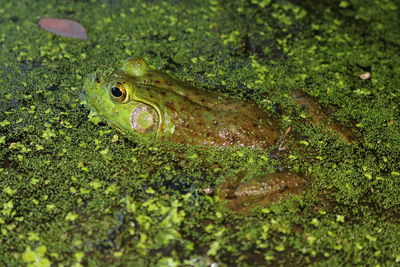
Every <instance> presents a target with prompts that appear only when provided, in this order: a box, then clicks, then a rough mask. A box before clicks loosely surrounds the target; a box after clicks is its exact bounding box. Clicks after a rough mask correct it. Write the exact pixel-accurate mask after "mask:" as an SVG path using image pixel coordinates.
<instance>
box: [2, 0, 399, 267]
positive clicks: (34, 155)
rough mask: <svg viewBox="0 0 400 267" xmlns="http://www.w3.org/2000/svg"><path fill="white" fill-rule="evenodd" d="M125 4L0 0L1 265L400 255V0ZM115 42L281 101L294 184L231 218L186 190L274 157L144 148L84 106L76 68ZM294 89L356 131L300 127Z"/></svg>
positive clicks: (195, 77)
mask: <svg viewBox="0 0 400 267" xmlns="http://www.w3.org/2000/svg"><path fill="white" fill-rule="evenodd" d="M132 2H135V3H134V4H133V3H131V1H123V0H109V1H17V2H10V1H6V0H0V22H1V27H0V62H1V63H0V158H1V161H0V265H8V266H21V265H24V264H25V265H27V266H50V264H57V265H59V266H99V265H100V263H102V264H103V265H104V263H109V265H114V266H119V265H121V264H124V265H128V266H129V265H130V264H133V263H135V264H136V265H135V266H138V265H143V266H146V265H151V266H181V265H184V264H187V265H188V266H207V265H209V264H211V263H214V262H217V263H218V264H219V266H233V265H240V266H246V265H256V264H263V263H264V264H265V263H270V264H273V265H278V264H281V265H284V264H285V265H306V264H314V265H317V266H335V265H343V264H344V263H348V264H350V265H351V264H359V265H368V266H372V265H375V266H391V265H395V264H396V263H397V264H398V263H399V262H400V241H399V240H400V224H399V216H398V214H399V212H400V166H399V162H400V126H399V123H400V122H399V119H400V118H399V114H400V113H399V112H400V108H399V102H400V75H399V73H400V54H399V51H400V38H399V37H400V20H399V19H398V18H399V12H400V5H399V3H398V1H395V0H385V1H378V0H368V1H361V0H348V1H333V0H330V1H310V0H308V1H307V0H306V1H279V0H276V1H273V0H264V1H262V0H238V1H217V0H210V1H200V0H198V1H172V0H171V1H132ZM87 10H90V12H88V11H87ZM41 17H58V18H69V19H73V20H76V21H78V22H80V23H81V24H83V25H84V26H85V28H86V29H87V30H88V34H89V40H87V41H82V40H74V39H68V38H64V37H59V36H55V35H53V34H51V33H48V32H45V31H42V30H41V29H39V28H38V27H37V26H36V24H35V23H36V21H37V20H38V19H39V18H41ZM131 55H135V56H142V57H144V58H146V59H147V61H148V62H149V63H150V64H151V65H152V66H155V67H157V68H159V69H162V70H164V71H168V72H170V73H171V74H173V75H175V76H176V77H178V78H180V79H182V80H186V81H191V82H192V83H193V84H195V85H196V86H199V87H204V88H208V89H210V90H217V91H220V92H224V93H227V94H230V95H232V96H235V97H238V98H244V99H250V100H252V101H255V102H257V103H259V104H260V105H261V106H262V107H264V108H265V109H266V110H270V111H271V112H272V110H273V106H274V104H277V103H279V105H280V106H281V108H282V109H284V110H285V112H287V114H289V115H285V116H282V117H279V116H278V115H277V118H279V119H280V120H281V121H282V124H283V125H284V127H289V126H291V127H292V129H293V130H294V131H295V132H296V133H298V134H300V135H301V136H302V137H303V138H304V140H303V144H308V146H307V147H308V148H309V149H310V150H312V151H314V154H308V156H307V155H304V156H303V154H301V153H300V152H298V151H293V152H290V153H291V156H290V157H288V158H287V161H288V162H289V164H290V166H291V168H292V169H294V170H299V171H302V172H304V173H307V174H308V175H309V176H312V177H313V180H312V183H311V186H310V189H309V190H307V191H305V192H304V193H302V194H301V195H298V196H293V197H290V198H288V199H286V200H285V201H283V202H281V203H277V204H273V205H269V206H267V207H258V208H255V209H254V210H252V211H250V212H249V214H247V215H241V214H237V213H234V212H232V211H230V210H228V209H227V208H226V207H225V206H224V205H223V203H221V202H220V201H218V197H217V196H210V195H205V194H203V193H201V191H202V189H204V188H208V187H213V186H216V185H218V184H219V183H220V182H221V181H222V180H223V179H224V177H227V176H229V175H230V174H231V173H232V172H233V171H234V170H237V169H245V168H251V169H254V170H256V171H262V170H271V169H273V168H274V166H273V165H274V164H276V163H273V162H271V161H272V160H269V159H268V158H267V157H266V154H262V153H261V152H254V151H249V150H245V149H237V150H234V151H231V150H230V151H225V150H222V151H220V150H215V151H211V150H210V151H206V150H200V151H199V150H197V149H196V148H189V149H188V148H182V147H181V146H171V145H168V144H143V143H139V142H135V141H131V140H128V139H126V138H124V137H123V136H121V134H120V133H118V132H116V131H115V130H114V129H112V128H110V127H109V126H108V125H107V124H105V123H104V122H98V121H97V120H96V118H92V119H89V118H88V114H89V110H88V108H87V107H86V106H84V105H82V104H81V95H82V85H83V79H84V78H85V77H86V76H87V75H88V74H89V73H91V72H94V71H98V70H104V69H110V68H113V67H115V66H119V62H120V61H121V60H123V59H125V58H127V57H128V56H131ZM366 72H370V73H371V78H369V79H366V80H362V79H360V77H359V76H360V75H361V74H364V73H366ZM293 89H301V90H304V91H305V92H307V93H309V94H310V95H312V96H315V97H316V98H317V99H319V101H320V102H321V103H322V104H323V105H327V106H328V105H335V106H336V107H337V108H338V109H337V111H336V112H334V113H332V115H331V117H332V118H334V119H336V120H338V121H340V122H341V123H342V124H343V125H346V126H349V127H352V126H351V125H352V124H354V125H355V126H354V128H355V132H356V134H357V135H358V136H359V139H360V144H359V145H358V146H349V145H346V144H343V143H341V142H340V141H338V140H337V139H335V137H333V136H330V135H328V134H327V133H325V132H323V131H321V130H320V129H319V128H318V127H316V126H314V125H312V124H310V123H304V120H303V117H304V116H305V115H304V114H303V112H302V110H300V109H299V108H298V107H296V106H295V105H294V104H293V103H292V101H291V100H290V98H289V97H288V96H289V92H290V91H292V90H293ZM93 122H96V124H95V123H93ZM221 155H223V157H222V156H221ZM310 155H311V156H310ZM310 157H311V158H312V159H311V160H310ZM221 158H223V159H224V160H223V161H222V160H221Z"/></svg>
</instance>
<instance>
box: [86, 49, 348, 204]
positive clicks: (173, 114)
mask: <svg viewBox="0 0 400 267" xmlns="http://www.w3.org/2000/svg"><path fill="white" fill-rule="evenodd" d="M85 90H86V95H87V102H88V104H89V106H90V107H91V108H92V109H94V110H95V111H96V112H97V113H98V114H99V115H101V116H103V117H105V118H106V119H107V120H108V121H109V122H110V123H111V124H112V125H114V126H115V127H117V128H118V129H119V130H120V131H122V132H123V133H125V134H127V135H128V136H132V137H136V138H138V139H147V140H156V141H162V142H164V141H169V142H175V143H182V144H188V145H196V146H203V147H204V146H209V147H232V146H242V147H252V148H259V149H264V150H266V149H267V148H270V147H271V146H274V145H278V139H279V138H280V137H282V136H284V134H283V133H282V131H281V129H280V127H279V122H278V121H277V120H276V119H274V118H272V117H271V116H269V115H268V114H266V112H265V111H264V110H263V109H261V108H260V107H259V106H257V105H256V104H254V103H252V102H249V101H244V100H238V99H233V98H231V97H229V96H225V95H222V94H219V93H214V92H210V91H206V90H203V89H199V88H195V87H193V86H191V85H189V84H187V83H184V82H182V81H180V80H177V79H175V78H173V77H171V76H169V75H167V74H165V73H163V72H161V71H157V70H154V69H152V68H150V67H149V66H148V65H147V63H146V62H145V61H144V60H143V59H142V58H136V57H135V58H129V59H128V60H126V61H125V62H124V63H123V65H122V67H121V69H119V70H116V71H114V72H112V73H110V74H108V75H103V76H98V75H97V76H96V75H94V76H92V77H91V78H89V79H87V80H86V82H85ZM293 97H294V102H295V103H297V104H298V105H300V106H302V107H303V108H304V109H306V110H308V111H309V112H308V113H309V114H310V115H311V121H312V122H313V123H316V124H319V125H323V124H324V121H325V120H326V117H327V115H326V114H325V113H324V112H323V111H322V110H321V109H320V107H319V106H318V104H317V102H316V101H315V100H314V99H312V98H309V97H304V96H299V94H297V93H295V94H294V96H293ZM326 128H327V129H330V130H332V131H335V132H337V133H339V136H342V137H344V139H346V136H347V135H348V133H347V132H345V131H344V130H341V127H340V126H338V125H337V124H335V123H331V122H330V123H329V124H326ZM304 184H305V179H303V178H302V177H301V176H300V175H298V174H294V173H290V172H281V173H276V174H267V175H262V176H258V177H254V178H253V179H251V180H250V181H247V182H241V179H240V177H239V176H238V177H233V178H230V179H227V182H226V183H224V184H223V185H222V186H221V190H220V195H221V197H222V198H224V199H229V200H230V203H229V204H228V205H229V206H230V207H231V208H232V209H234V210H241V209H242V208H244V207H245V206H246V205H249V203H250V204H252V203H256V204H264V203H269V202H272V201H275V200H276V199H279V197H280V196H281V195H282V194H286V193H296V192H298V191H300V188H301V186H302V185H304Z"/></svg>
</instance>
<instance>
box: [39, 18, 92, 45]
mask: <svg viewBox="0 0 400 267" xmlns="http://www.w3.org/2000/svg"><path fill="white" fill-rule="evenodd" d="M37 24H38V26H39V27H40V28H42V29H43V30H45V31H48V32H52V33H54V34H57V35H61V36H66V37H71V38H76V39H82V40H86V39H87V38H88V37H87V33H86V30H85V28H84V27H83V26H82V25H81V24H79V23H78V22H76V21H73V20H69V19H54V18H41V19H40V20H39V21H38V23H37Z"/></svg>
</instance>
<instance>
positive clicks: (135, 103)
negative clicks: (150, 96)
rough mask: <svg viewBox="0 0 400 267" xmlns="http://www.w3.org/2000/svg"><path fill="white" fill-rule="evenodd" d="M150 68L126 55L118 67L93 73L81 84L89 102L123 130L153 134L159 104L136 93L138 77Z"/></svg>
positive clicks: (158, 122) (138, 83)
mask: <svg viewBox="0 0 400 267" xmlns="http://www.w3.org/2000/svg"><path fill="white" fill-rule="evenodd" d="M149 69H150V68H149V66H148V65H147V64H146V62H145V61H144V60H143V59H141V58H129V59H128V60H126V61H125V62H124V63H123V65H122V68H121V69H120V70H117V71H114V72H112V73H109V74H108V75H98V74H93V75H92V76H91V77H89V78H88V79H86V81H85V85H84V89H85V91H86V100H87V103H88V105H89V106H90V107H91V108H92V109H94V111H95V112H96V113H97V114H98V115H100V116H102V117H105V118H106V119H107V120H108V121H109V122H110V123H111V124H112V125H114V126H116V127H117V128H118V129H119V130H120V131H122V132H124V133H128V134H134V135H138V134H139V135H146V136H149V137H150V136H155V135H156V134H157V130H158V128H159V125H160V118H161V115H160V110H159V107H158V106H157V104H156V103H153V102H151V101H148V100H146V99H141V97H140V94H138V90H140V89H139V87H140V86H141V82H140V77H142V76H143V75H144V74H145V73H146V72H147V71H148V70H149Z"/></svg>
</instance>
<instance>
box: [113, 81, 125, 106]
mask: <svg viewBox="0 0 400 267" xmlns="http://www.w3.org/2000/svg"><path fill="white" fill-rule="evenodd" d="M110 93H111V96H112V98H113V100H115V101H116V102H118V103H122V102H124V101H125V99H126V89H125V88H124V87H123V86H121V85H120V84H116V85H114V86H113V87H111V89H110Z"/></svg>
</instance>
